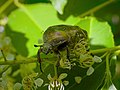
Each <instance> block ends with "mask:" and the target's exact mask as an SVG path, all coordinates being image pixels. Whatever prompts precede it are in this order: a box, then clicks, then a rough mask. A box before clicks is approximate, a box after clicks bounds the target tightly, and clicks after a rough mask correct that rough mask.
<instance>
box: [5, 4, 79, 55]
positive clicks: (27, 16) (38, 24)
mask: <svg viewBox="0 0 120 90" xmlns="http://www.w3.org/2000/svg"><path fill="white" fill-rule="evenodd" d="M23 7H24V8H19V9H17V10H15V11H13V12H12V13H11V14H10V15H9V17H8V18H9V21H8V29H7V30H6V33H7V34H8V35H9V36H11V38H12V43H13V45H14V47H15V48H16V50H17V53H19V54H21V55H24V56H33V55H35V54H36V52H37V48H34V44H37V43H38V40H42V35H43V32H44V31H45V30H46V28H48V27H49V26H51V25H56V24H75V23H76V22H77V21H78V20H79V18H74V17H72V16H71V17H69V18H68V19H67V20H66V21H62V20H60V19H59V18H58V17H57V12H56V11H55V9H54V8H53V7H52V5H50V4H31V5H23Z"/></svg>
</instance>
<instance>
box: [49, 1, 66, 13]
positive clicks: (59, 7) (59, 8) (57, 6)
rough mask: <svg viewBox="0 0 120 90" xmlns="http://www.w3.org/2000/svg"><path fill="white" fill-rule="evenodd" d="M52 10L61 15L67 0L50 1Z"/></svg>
mask: <svg viewBox="0 0 120 90" xmlns="http://www.w3.org/2000/svg"><path fill="white" fill-rule="evenodd" d="M50 1H51V2H52V5H53V6H54V8H55V9H56V10H57V11H58V12H59V13H60V14H63V10H64V7H65V5H66V4H67V0H50Z"/></svg>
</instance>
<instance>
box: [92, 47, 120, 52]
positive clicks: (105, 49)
mask: <svg viewBox="0 0 120 90" xmlns="http://www.w3.org/2000/svg"><path fill="white" fill-rule="evenodd" d="M117 50H120V45H119V46H115V47H112V48H103V49H97V50H91V51H90V53H93V54H97V53H103V52H107V51H117Z"/></svg>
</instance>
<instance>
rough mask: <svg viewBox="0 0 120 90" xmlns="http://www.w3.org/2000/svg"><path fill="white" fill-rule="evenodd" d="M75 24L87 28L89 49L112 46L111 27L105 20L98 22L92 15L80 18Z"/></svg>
mask: <svg viewBox="0 0 120 90" xmlns="http://www.w3.org/2000/svg"><path fill="white" fill-rule="evenodd" d="M76 25H78V26H80V27H81V28H82V29H85V30H87V32H88V36H89V38H90V44H91V49H96V48H103V47H113V46H114V39H113V34H112V32H111V27H110V26H109V24H108V23H107V22H100V21H98V20H97V19H96V18H94V17H85V18H81V20H80V21H79V22H78V23H77V24H76Z"/></svg>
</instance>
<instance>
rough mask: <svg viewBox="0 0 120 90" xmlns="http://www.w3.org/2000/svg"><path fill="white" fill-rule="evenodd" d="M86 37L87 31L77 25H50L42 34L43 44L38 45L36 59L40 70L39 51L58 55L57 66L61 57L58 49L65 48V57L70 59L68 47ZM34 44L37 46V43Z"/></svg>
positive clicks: (72, 46)
mask: <svg viewBox="0 0 120 90" xmlns="http://www.w3.org/2000/svg"><path fill="white" fill-rule="evenodd" d="M86 39H88V36H87V32H86V31H85V30H83V29H81V28H80V27H78V26H71V25H55V26H50V27H49V28H48V29H47V30H46V31H45V32H44V34H43V42H44V44H43V45H41V46H40V49H39V50H38V53H37V59H38V61H39V63H40V70H41V72H43V71H42V68H41V58H40V53H41V52H43V53H45V54H46V55H47V54H48V53H52V52H53V53H55V54H56V55H57V56H58V63H57V66H59V61H60V59H61V56H60V51H62V50H67V58H68V60H70V58H69V56H70V53H69V49H68V48H70V49H73V48H74V46H75V44H76V43H78V42H81V41H82V40H86ZM34 46H35V47H37V45H34Z"/></svg>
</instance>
